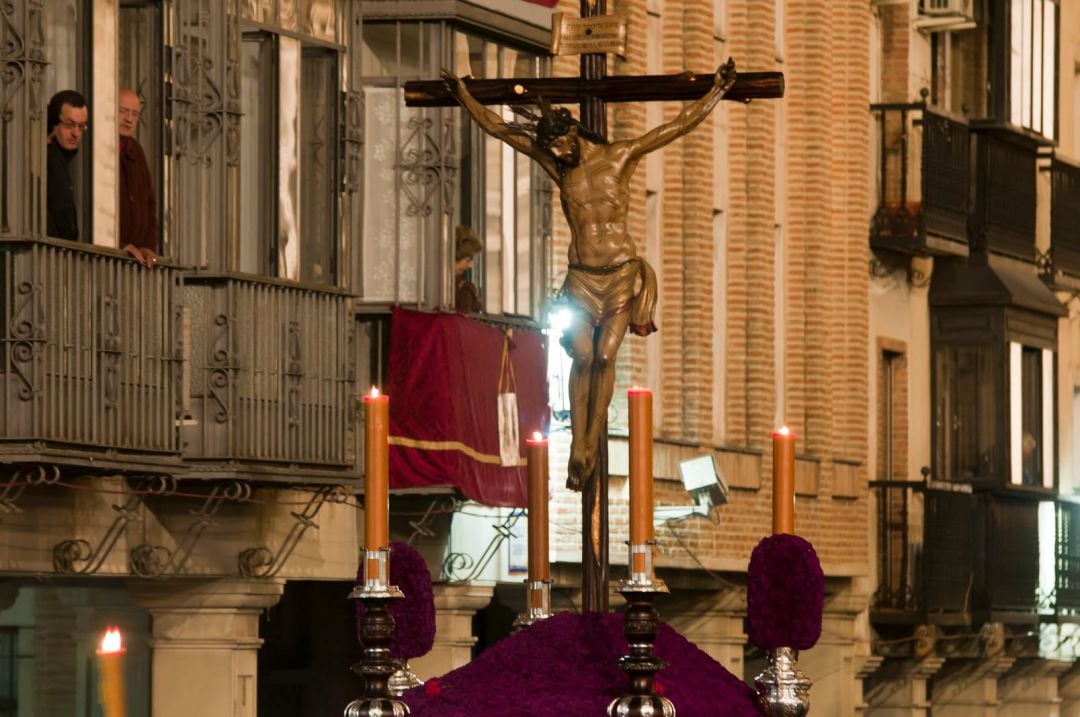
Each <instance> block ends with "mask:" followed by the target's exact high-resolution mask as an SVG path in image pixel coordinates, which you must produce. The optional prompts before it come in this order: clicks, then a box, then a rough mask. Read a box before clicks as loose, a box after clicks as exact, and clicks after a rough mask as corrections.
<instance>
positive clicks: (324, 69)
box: [235, 26, 340, 285]
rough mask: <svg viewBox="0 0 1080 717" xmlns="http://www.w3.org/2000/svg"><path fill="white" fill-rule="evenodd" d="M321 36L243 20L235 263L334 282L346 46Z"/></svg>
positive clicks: (255, 271) (261, 270)
mask: <svg viewBox="0 0 1080 717" xmlns="http://www.w3.org/2000/svg"><path fill="white" fill-rule="evenodd" d="M315 40H316V38H307V37H304V38H297V37H295V36H294V35H293V34H292V33H278V32H274V31H273V30H268V29H266V28H265V27H262V26H260V27H258V28H256V27H255V26H246V27H245V31H244V32H243V33H242V34H241V41H240V55H239V65H240V67H239V74H240V105H241V111H242V116H241V118H240V171H239V174H240V207H239V215H240V233H239V247H238V250H237V253H236V259H235V266H236V268H237V269H238V270H239V271H241V272H244V273H249V274H261V275H267V276H276V277H280V278H283V279H291V280H294V281H300V282H303V283H305V284H317V285H318V284H323V285H334V284H336V283H337V281H338V266H337V259H338V243H337V235H338V223H339V221H338V218H339V213H340V212H339V189H338V185H339V174H338V172H339V166H338V114H339V113H338V106H339V104H340V99H339V97H340V94H339V91H338V86H339V76H340V73H339V59H338V56H339V49H338V48H333V47H328V46H325V45H323V44H322V43H319V42H317V41H315ZM269 148H273V150H271V151H268V149H269Z"/></svg>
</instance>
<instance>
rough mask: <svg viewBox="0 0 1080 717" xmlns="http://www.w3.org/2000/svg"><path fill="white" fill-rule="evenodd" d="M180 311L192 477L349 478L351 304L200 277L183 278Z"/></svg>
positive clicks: (276, 285) (323, 294)
mask: <svg viewBox="0 0 1080 717" xmlns="http://www.w3.org/2000/svg"><path fill="white" fill-rule="evenodd" d="M183 303H184V305H185V306H186V307H190V314H189V316H188V317H187V318H186V321H187V322H189V325H190V331H189V332H187V333H188V337H189V340H188V345H187V346H186V347H185V354H186V356H187V357H188V359H189V361H190V370H189V371H188V372H187V376H188V388H187V391H186V394H185V409H186V416H185V420H184V422H183V428H182V430H181V438H182V441H183V455H184V459H185V460H186V461H190V462H193V463H195V464H197V465H196V467H195V468H194V469H193V471H194V473H195V474H196V475H200V474H202V475H207V476H208V477H213V476H215V475H217V474H219V473H224V474H232V473H234V472H237V471H238V472H245V471H252V470H256V471H257V472H264V473H267V474H273V473H274V472H275V471H283V472H284V473H285V474H286V475H295V472H290V471H289V469H288V467H289V465H290V464H302V465H305V466H307V467H308V468H310V469H314V470H317V471H325V472H328V473H331V474H338V475H340V476H341V477H348V476H349V475H351V474H352V472H353V471H354V467H355V459H356V455H355V453H356V451H355V445H354V441H355V425H354V420H355V415H356V411H355V403H356V390H357V389H356V355H357V353H358V350H357V347H356V346H355V343H356V324H355V320H354V317H353V314H352V313H351V312H350V310H349V299H348V297H347V296H346V295H345V294H343V293H337V292H333V291H323V290H317V289H313V288H306V287H301V286H296V285H287V284H284V283H281V282H275V281H267V280H257V279H253V278H252V279H247V278H237V277H235V276H225V275H198V274H196V275H193V276H189V277H187V278H185V282H184V298H183ZM232 462H239V463H240V465H239V466H236V465H232ZM255 464H259V468H255V467H254V466H255Z"/></svg>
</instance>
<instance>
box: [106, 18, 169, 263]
mask: <svg viewBox="0 0 1080 717" xmlns="http://www.w3.org/2000/svg"><path fill="white" fill-rule="evenodd" d="M118 29H119V34H118V42H117V50H118V67H119V73H120V87H127V88H130V89H132V90H134V91H135V94H137V95H138V96H139V99H140V100H142V111H141V113H140V114H139V123H138V126H137V127H136V129H135V135H134V136H135V138H136V139H137V140H138V142H139V144H140V145H142V148H143V152H144V153H145V154H146V163H147V166H148V167H149V169H150V180H151V182H152V184H153V188H154V196H155V197H156V198H157V210H158V216H157V217H156V220H157V223H158V227H159V231H158V237H159V241H158V248H159V251H158V253H159V254H168V253H169V252H168V237H167V235H166V233H165V232H164V231H162V230H163V229H164V226H163V222H162V221H161V219H162V210H163V208H164V202H162V201H161V186H162V182H161V177H162V167H163V165H164V142H163V127H164V126H165V122H164V117H163V113H162V107H163V106H164V105H163V101H162V89H163V83H162V82H161V78H162V68H161V56H162V53H161V48H162V44H163V39H162V34H161V5H160V3H159V2H157V1H156V0H124V2H122V3H121V5H120V14H119V28H118Z"/></svg>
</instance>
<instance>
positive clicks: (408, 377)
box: [386, 308, 551, 507]
mask: <svg viewBox="0 0 1080 717" xmlns="http://www.w3.org/2000/svg"><path fill="white" fill-rule="evenodd" d="M504 352H505V354H506V361H504V360H503V357H504ZM546 357H547V337H546V336H544V335H543V334H542V333H540V332H539V331H532V330H523V329H520V328H514V329H513V330H512V332H511V333H510V334H508V333H507V330H504V329H502V328H499V327H496V326H492V325H490V324H487V323H484V322H481V321H477V320H474V319H470V318H467V317H465V316H461V315H458V314H443V313H425V312H419V311H411V310H409V309H402V308H395V309H394V312H393V316H392V318H391V328H390V360H389V365H388V369H387V377H386V392H387V393H388V394H389V395H390V487H391V488H416V487H421V486H434V485H452V486H454V487H455V488H457V489H458V490H460V491H461V493H462V494H463V495H464V496H465V497H467V498H471V499H472V500H475V501H477V502H478V503H482V504H484V505H492V506H506V507H525V505H526V503H527V499H526V473H525V439H526V438H527V437H528V436H530V435H532V433H533V432H534V431H541V432H543V433H544V434H546V433H547V430H548V425H549V423H550V415H551V412H550V409H549V406H548V392H547V368H546V367H547V363H546ZM511 370H512V375H513V377H514V383H513V384H511V385H516V389H512V390H513V392H514V393H516V395H517V405H518V417H519V423H518V433H519V437H520V440H519V444H518V456H517V465H502V463H503V461H502V460H501V459H500V450H499V419H498V404H499V393H500V382H501V383H502V391H504V392H505V391H508V390H511V389H507V384H508V383H510V378H509V377H510V375H511ZM500 380H501V381H500Z"/></svg>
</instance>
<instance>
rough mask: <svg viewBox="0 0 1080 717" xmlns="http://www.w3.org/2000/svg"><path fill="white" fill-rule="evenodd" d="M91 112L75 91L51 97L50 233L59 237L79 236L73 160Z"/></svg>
mask: <svg viewBox="0 0 1080 717" xmlns="http://www.w3.org/2000/svg"><path fill="white" fill-rule="evenodd" d="M89 114H90V111H89V110H88V109H87V107H86V99H85V98H84V97H83V96H82V95H81V94H79V93H78V92H76V91H75V90H62V91H60V92H57V93H56V94H55V95H53V96H52V99H50V100H49V107H48V110H47V112H46V119H47V128H48V131H49V135H48V140H47V141H48V143H49V148H48V180H47V190H48V203H47V208H48V223H47V226H46V231H47V232H48V235H49V236H51V237H54V238H56V239H70V240H71V241H78V239H79V215H78V211H77V208H76V206H75V180H74V179H73V178H72V175H71V163H72V161H73V160H74V159H75V155H76V154H77V153H78V151H79V142H80V141H81V140H82V137H83V134H84V133H85V132H86V128H87V124H86V119H87V117H88V116H89Z"/></svg>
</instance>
